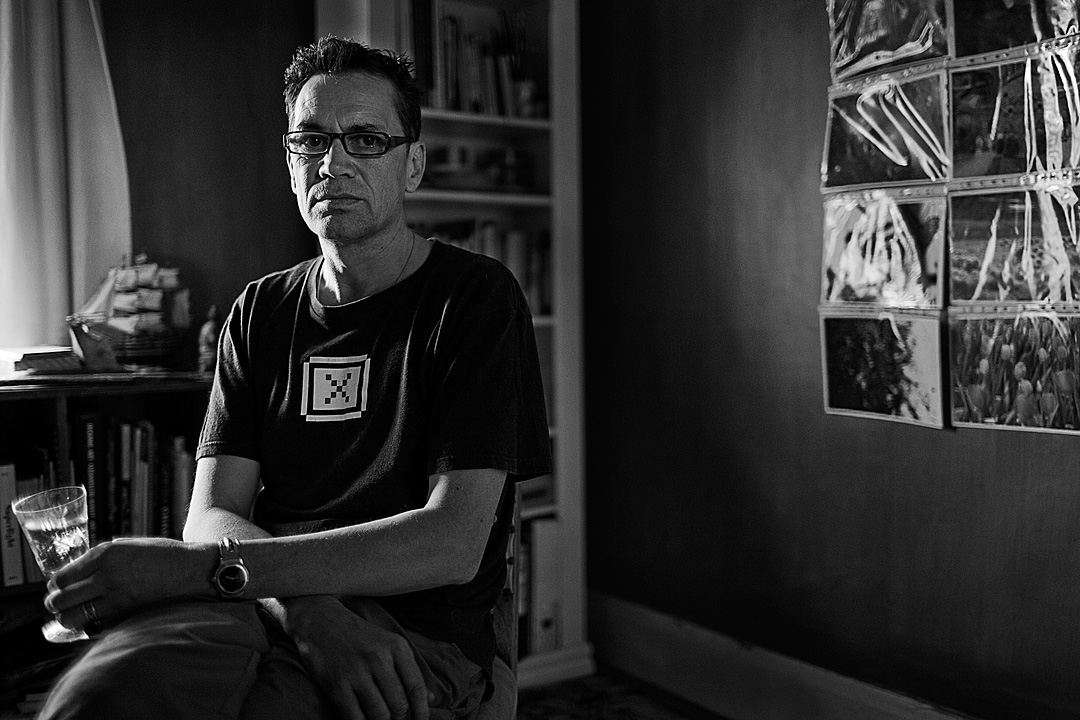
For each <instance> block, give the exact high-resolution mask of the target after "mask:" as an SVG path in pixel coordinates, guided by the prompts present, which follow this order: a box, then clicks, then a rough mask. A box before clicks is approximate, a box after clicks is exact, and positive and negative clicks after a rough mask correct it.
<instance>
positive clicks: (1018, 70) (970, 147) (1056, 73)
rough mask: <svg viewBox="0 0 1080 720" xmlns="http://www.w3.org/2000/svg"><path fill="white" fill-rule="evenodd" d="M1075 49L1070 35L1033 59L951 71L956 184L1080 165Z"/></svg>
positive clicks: (1024, 58) (1018, 59)
mask: <svg viewBox="0 0 1080 720" xmlns="http://www.w3.org/2000/svg"><path fill="white" fill-rule="evenodd" d="M1077 43H1078V38H1077V37H1075V36H1073V37H1071V38H1070V39H1069V40H1068V41H1063V42H1062V43H1061V45H1060V46H1054V47H1051V48H1047V49H1046V50H1044V51H1043V52H1041V53H1039V54H1038V55H1035V56H1030V55H1026V56H1023V57H1020V58H1015V59H1009V60H1004V61H1000V62H993V63H989V64H982V65H978V66H976V67H971V68H969V67H966V66H961V67H958V68H955V69H953V70H952V71H951V73H950V78H949V80H950V85H951V93H952V99H951V111H952V131H951V135H952V151H953V177H954V178H957V179H960V178H980V177H986V176H995V175H1016V174H1020V173H1036V172H1053V171H1057V170H1062V169H1065V168H1074V167H1077V165H1078V164H1080V143H1077V142H1075V138H1076V135H1077V128H1078V127H1080V90H1078V89H1077V82H1076V77H1077V68H1078V60H1077V57H1078V55H1077V51H1078V45H1077Z"/></svg>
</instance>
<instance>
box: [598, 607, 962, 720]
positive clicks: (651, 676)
mask: <svg viewBox="0 0 1080 720" xmlns="http://www.w3.org/2000/svg"><path fill="white" fill-rule="evenodd" d="M588 618H589V640H590V641H591V643H592V645H593V648H594V650H595V653H596V657H597V659H598V660H600V661H601V662H603V663H606V664H608V665H610V666H612V667H614V668H616V669H618V670H621V671H623V672H625V673H627V674H628V675H632V676H634V677H637V678H640V679H642V680H644V681H646V682H649V683H651V684H653V685H656V686H658V687H660V688H663V689H664V690H666V691H668V692H670V693H672V694H674V695H677V696H679V697H681V698H684V699H686V700H688V701H690V702H692V703H694V704H695V705H698V706H701V707H704V708H706V709H708V710H711V711H712V712H716V713H719V714H720V715H723V716H725V717H728V718H731V720H866V719H867V718H874V720H971V718H969V717H967V716H963V715H959V714H956V713H953V712H950V711H948V710H946V709H943V708H939V707H935V706H933V705H929V704H927V703H925V702H922V701H919V700H916V699H915V698H911V697H908V696H906V695H901V694H899V693H896V692H892V691H889V690H885V689H882V688H879V687H876V686H873V685H869V684H867V683H864V682H860V681H858V680H853V679H851V678H848V677H845V676H843V675H839V674H837V673H834V672H831V671H829V670H825V669H823V668H820V667H817V666H814V665H810V664H809V663H805V662H802V661H800V660H795V659H793V658H790V657H786V656H784V655H780V654H779V653H774V652H772V651H769V650H765V649H763V648H759V647H753V646H747V645H744V644H741V643H739V642H737V641H735V640H734V639H732V638H730V637H728V636H727V635H722V634H720V633H717V632H714V631H712V630H709V629H707V628H704V627H701V626H698V625H694V624H692V623H689V622H686V621H684V620H680V619H678V618H676V617H673V616H671V615H666V614H664V613H660V612H657V611H656V610H652V609H650V608H648V607H645V606H644V605H639V604H637V603H633V602H629V601H627V600H623V599H621V598H618V597H615V596H612V595H606V594H604V593H599V592H590V593H589V615H588Z"/></svg>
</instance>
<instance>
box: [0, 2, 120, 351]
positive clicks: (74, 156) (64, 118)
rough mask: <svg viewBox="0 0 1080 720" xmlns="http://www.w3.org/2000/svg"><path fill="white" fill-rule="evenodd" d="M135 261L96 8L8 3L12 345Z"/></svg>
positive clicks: (30, 340) (48, 333) (56, 333)
mask: <svg viewBox="0 0 1080 720" xmlns="http://www.w3.org/2000/svg"><path fill="white" fill-rule="evenodd" d="M130 253H131V206H130V196H129V193H128V181H127V166H126V161H125V158H124V147H123V141H122V138H121V136H120V123H119V118H118V116H117V111H116V102H115V99H114V96H113V91H112V83H111V80H110V78H109V70H108V65H107V64H106V60H105V52H104V39H103V36H102V32H101V22H100V10H99V8H98V6H97V3H96V2H95V0H0V346H12V345H32V344H40V343H61V344H67V342H68V340H67V330H66V326H65V323H64V318H65V317H66V316H67V315H68V314H70V313H71V312H72V311H73V310H75V309H76V308H77V307H78V306H79V305H81V304H82V303H83V302H84V301H85V300H86V299H87V298H88V297H89V296H90V295H91V294H92V293H93V290H94V289H95V288H96V287H97V285H98V284H99V283H100V282H101V280H102V279H103V278H104V277H105V274H106V272H107V270H108V268H109V267H110V266H112V265H117V264H119V263H120V261H121V260H122V258H123V256H125V255H128V256H129V255H130Z"/></svg>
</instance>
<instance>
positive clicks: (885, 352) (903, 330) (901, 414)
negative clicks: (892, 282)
mask: <svg viewBox="0 0 1080 720" xmlns="http://www.w3.org/2000/svg"><path fill="white" fill-rule="evenodd" d="M821 334H822V354H823V365H824V368H823V369H824V377H825V407H826V411H827V412H835V413H840V414H848V413H850V414H855V415H867V416H871V417H879V418H883V419H888V420H897V421H901V422H909V423H914V424H918V425H925V426H927V427H933V428H940V427H942V426H943V418H942V403H943V398H942V393H941V328H940V323H939V321H938V319H937V317H934V316H930V317H927V316H917V315H909V314H903V313H900V312H881V313H879V314H876V315H864V316H830V315H827V314H823V315H822V318H821Z"/></svg>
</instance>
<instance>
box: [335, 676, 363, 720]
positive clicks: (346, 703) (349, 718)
mask: <svg viewBox="0 0 1080 720" xmlns="http://www.w3.org/2000/svg"><path fill="white" fill-rule="evenodd" d="M327 695H329V696H330V700H331V702H333V703H334V706H335V707H336V708H337V709H338V710H340V711H341V718H342V720H367V716H366V715H364V711H363V710H361V709H360V703H359V702H358V701H357V698H356V693H355V692H353V689H352V688H351V687H349V684H348V683H347V682H345V681H344V680H342V681H341V683H340V684H339V685H337V686H336V687H334V688H332V689H330V688H327Z"/></svg>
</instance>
